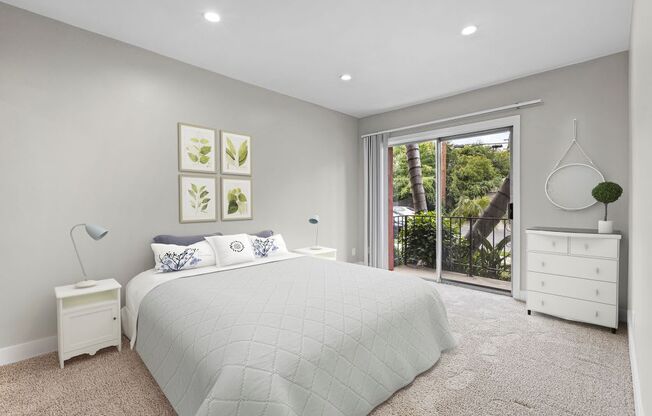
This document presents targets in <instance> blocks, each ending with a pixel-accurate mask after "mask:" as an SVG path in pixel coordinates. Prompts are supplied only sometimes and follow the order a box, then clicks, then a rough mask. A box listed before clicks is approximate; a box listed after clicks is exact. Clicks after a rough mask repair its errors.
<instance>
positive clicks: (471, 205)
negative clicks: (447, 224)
mask: <svg viewBox="0 0 652 416" xmlns="http://www.w3.org/2000/svg"><path fill="white" fill-rule="evenodd" d="M489 203H490V201H489V197H487V196H483V197H481V198H474V199H471V198H468V197H462V198H461V199H460V200H459V202H458V203H457V206H456V207H455V209H454V210H453V212H451V215H452V216H454V217H479V216H480V215H482V213H483V212H484V210H485V209H486V208H487V207H488V206H489Z"/></svg>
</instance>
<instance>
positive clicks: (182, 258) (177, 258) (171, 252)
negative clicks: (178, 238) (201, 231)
mask: <svg viewBox="0 0 652 416" xmlns="http://www.w3.org/2000/svg"><path fill="white" fill-rule="evenodd" d="M152 251H153V252H154V262H155V263H156V264H155V266H154V268H155V269H156V271H157V272H161V273H167V272H176V271H179V270H188V269H195V268H198V267H206V266H214V265H215V254H214V253H213V249H212V248H211V246H210V245H209V244H208V243H207V242H206V241H200V242H198V243H195V244H191V245H189V246H178V245H175V244H157V243H154V244H152Z"/></svg>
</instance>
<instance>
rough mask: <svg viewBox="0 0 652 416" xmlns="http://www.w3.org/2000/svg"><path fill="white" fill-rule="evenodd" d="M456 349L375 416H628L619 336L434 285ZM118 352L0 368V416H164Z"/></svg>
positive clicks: (156, 393) (149, 382)
mask: <svg viewBox="0 0 652 416" xmlns="http://www.w3.org/2000/svg"><path fill="white" fill-rule="evenodd" d="M437 287H438V289H439V291H440V292H441V294H442V296H443V298H444V300H445V302H446V305H447V307H448V311H449V318H450V320H451V324H452V327H453V330H454V332H455V333H456V335H457V336H458V337H459V341H460V342H459V346H458V347H457V348H456V349H455V350H453V351H450V352H448V353H445V354H444V355H443V356H442V358H441V360H440V361H439V363H438V364H437V365H435V367H434V368H432V369H431V370H429V371H428V372H426V373H424V374H422V375H421V376H419V377H418V378H417V379H416V380H415V382H414V383H412V384H411V385H410V386H408V387H406V388H405V389H403V390H401V391H399V392H398V393H396V394H395V395H394V396H393V397H392V398H391V399H390V400H388V401H387V402H386V403H384V404H382V405H381V406H379V407H378V408H377V409H376V410H375V411H374V412H373V415H374V416H389V415H397V416H398V415H401V416H403V415H406V416H410V415H414V416H417V415H418V416H431V415H433V416H435V415H436V416H455V415H501V416H502V415H591V416H599V415H614V416H615V415H617V416H625V415H633V414H634V410H633V408H634V405H633V397H632V382H631V376H630V374H631V372H630V367H629V359H628V352H627V333H626V328H624V327H622V326H621V329H620V330H619V331H618V334H616V335H612V334H611V333H610V332H609V330H608V329H602V328H598V327H594V326H589V325H581V324H575V323H569V322H565V321H562V320H558V319H554V318H550V317H545V316H543V315H533V316H528V315H527V314H526V313H525V306H524V304H522V303H519V302H516V301H514V300H512V299H511V298H509V297H506V296H500V295H492V294H488V293H483V292H478V291H474V290H470V289H464V288H459V287H454V286H446V285H437ZM173 414H174V410H172V408H171V407H170V404H169V403H168V402H167V400H166V399H165V397H164V396H163V394H162V393H161V391H160V390H159V388H158V386H157V385H156V382H155V381H154V380H153V379H152V378H151V376H150V375H149V373H148V371H147V369H146V368H145V366H144V365H143V363H142V361H141V360H140V358H139V357H138V355H137V354H136V353H135V352H134V351H131V350H129V349H128V348H126V344H125V348H123V350H122V353H118V352H117V350H116V349H115V348H109V349H106V350H103V351H101V352H98V353H97V355H95V356H94V357H88V356H83V357H77V358H73V359H71V360H69V361H67V362H66V366H65V368H64V369H63V370H60V369H59V367H58V363H57V358H56V354H54V353H53V354H47V355H43V356H41V357H37V358H33V359H30V360H26V361H23V362H20V363H16V364H12V365H9V366H4V367H0V415H89V416H90V415H173Z"/></svg>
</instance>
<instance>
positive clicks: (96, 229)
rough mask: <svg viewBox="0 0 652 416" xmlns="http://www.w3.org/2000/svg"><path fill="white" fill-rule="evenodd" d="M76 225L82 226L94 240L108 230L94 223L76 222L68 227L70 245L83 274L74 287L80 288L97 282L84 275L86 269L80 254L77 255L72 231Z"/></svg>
mask: <svg viewBox="0 0 652 416" xmlns="http://www.w3.org/2000/svg"><path fill="white" fill-rule="evenodd" d="M78 227H84V228H85V229H86V233H87V234H88V235H89V236H90V237H91V238H92V239H93V240H96V241H97V240H100V239H101V238H103V237H104V236H105V235H107V233H108V232H109V230H107V229H105V228H104V227H101V226H99V225H95V224H76V225H74V226H73V227H72V228H71V229H70V240H72V246H73V247H74V248H75V254H77V260H79V267H81V271H82V274H83V275H84V279H83V280H80V281H79V282H77V283H76V284H75V287H76V288H80V289H81V288H85V287H93V286H95V285H96V284H97V282H96V281H95V280H91V279H88V276H86V270H85V269H84V264H83V263H82V260H81V256H80V255H79V250H77V244H76V243H75V238H74V236H73V231H75V229H76V228H78Z"/></svg>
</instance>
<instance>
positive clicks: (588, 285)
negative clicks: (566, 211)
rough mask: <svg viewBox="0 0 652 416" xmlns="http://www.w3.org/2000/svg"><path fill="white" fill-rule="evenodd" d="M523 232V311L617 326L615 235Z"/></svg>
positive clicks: (578, 231)
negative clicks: (525, 299) (524, 236)
mask: <svg viewBox="0 0 652 416" xmlns="http://www.w3.org/2000/svg"><path fill="white" fill-rule="evenodd" d="M526 233H527V290H528V294H527V309H528V314H531V311H536V312H541V313H545V314H548V315H554V316H558V317H560V318H564V319H569V320H573V321H580V322H587V323H590V324H596V325H602V326H606V327H609V328H612V332H616V329H617V328H618V262H619V255H620V239H621V236H620V234H598V233H597V231H596V230H586V229H568V228H543V227H541V228H530V229H528V230H526Z"/></svg>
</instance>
